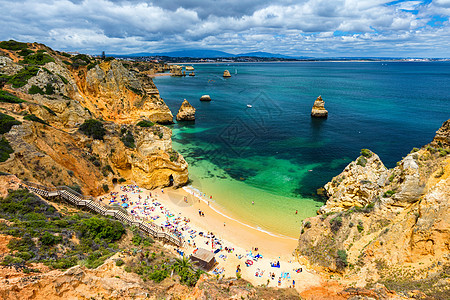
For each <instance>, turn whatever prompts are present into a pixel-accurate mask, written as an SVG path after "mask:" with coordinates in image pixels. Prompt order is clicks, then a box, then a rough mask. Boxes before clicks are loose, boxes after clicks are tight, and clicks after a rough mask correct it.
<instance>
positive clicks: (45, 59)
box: [20, 51, 55, 65]
mask: <svg viewBox="0 0 450 300" xmlns="http://www.w3.org/2000/svg"><path fill="white" fill-rule="evenodd" d="M49 62H55V60H54V59H53V57H51V56H50V55H48V54H44V53H42V52H39V51H38V52H37V53H35V54H32V55H28V56H25V57H24V59H23V60H22V61H21V62H20V63H22V64H28V65H45V64H46V63H49Z"/></svg>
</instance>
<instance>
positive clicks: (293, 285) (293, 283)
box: [292, 279, 295, 289]
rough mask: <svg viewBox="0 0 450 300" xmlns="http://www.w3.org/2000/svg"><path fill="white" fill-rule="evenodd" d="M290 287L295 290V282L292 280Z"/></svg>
mask: <svg viewBox="0 0 450 300" xmlns="http://www.w3.org/2000/svg"><path fill="white" fill-rule="evenodd" d="M292 287H293V288H294V289H295V280H294V279H292Z"/></svg>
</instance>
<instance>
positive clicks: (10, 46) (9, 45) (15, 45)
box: [0, 40, 28, 51]
mask: <svg viewBox="0 0 450 300" xmlns="http://www.w3.org/2000/svg"><path fill="white" fill-rule="evenodd" d="M0 48H2V49H6V50H13V51H19V50H23V49H26V48H28V44H27V43H21V42H17V41H14V40H9V41H3V42H0Z"/></svg>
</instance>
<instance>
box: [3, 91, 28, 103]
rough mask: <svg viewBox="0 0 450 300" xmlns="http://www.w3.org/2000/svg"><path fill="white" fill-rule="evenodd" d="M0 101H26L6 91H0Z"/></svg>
mask: <svg viewBox="0 0 450 300" xmlns="http://www.w3.org/2000/svg"><path fill="white" fill-rule="evenodd" d="M0 102H7V103H22V102H25V101H24V100H22V99H20V98H19V97H16V96H14V95H12V94H10V93H8V92H6V91H0Z"/></svg>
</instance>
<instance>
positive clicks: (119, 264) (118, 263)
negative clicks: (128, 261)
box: [116, 258, 125, 267]
mask: <svg viewBox="0 0 450 300" xmlns="http://www.w3.org/2000/svg"><path fill="white" fill-rule="evenodd" d="M124 264H125V262H124V261H123V259H121V258H119V259H117V260H116V266H118V267H120V266H123V265H124Z"/></svg>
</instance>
